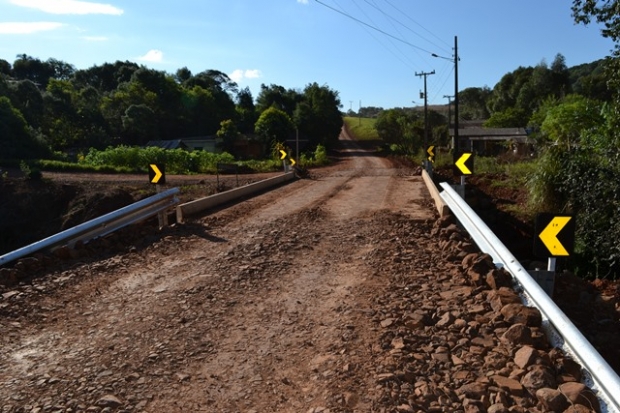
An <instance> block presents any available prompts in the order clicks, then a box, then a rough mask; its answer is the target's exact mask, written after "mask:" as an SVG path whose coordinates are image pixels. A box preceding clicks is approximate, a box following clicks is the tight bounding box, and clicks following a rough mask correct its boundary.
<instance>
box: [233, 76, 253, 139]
mask: <svg viewBox="0 0 620 413" xmlns="http://www.w3.org/2000/svg"><path fill="white" fill-rule="evenodd" d="M235 110H236V112H237V117H236V119H237V125H238V129H239V131H240V132H241V133H252V132H254V124H255V123H256V120H257V119H258V115H257V114H256V106H254V99H253V98H252V92H251V91H250V88H248V87H245V88H244V89H241V90H240V91H239V93H238V94H237V105H236V106H235Z"/></svg>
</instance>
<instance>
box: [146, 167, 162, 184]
mask: <svg viewBox="0 0 620 413" xmlns="http://www.w3.org/2000/svg"><path fill="white" fill-rule="evenodd" d="M149 181H150V182H151V183H152V184H162V185H163V184H165V183H166V173H165V168H164V165H157V164H154V163H152V164H149Z"/></svg>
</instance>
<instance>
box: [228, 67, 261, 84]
mask: <svg viewBox="0 0 620 413" xmlns="http://www.w3.org/2000/svg"><path fill="white" fill-rule="evenodd" d="M262 75H263V74H262V73H261V71H260V70H258V69H246V70H243V69H236V70H234V71H233V72H232V73H231V74H229V75H228V77H229V78H230V79H231V80H232V81H233V82H236V83H239V82H240V81H242V80H243V79H258V78H259V77H261V76H262Z"/></svg>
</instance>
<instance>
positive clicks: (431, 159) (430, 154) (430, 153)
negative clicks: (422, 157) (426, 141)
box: [426, 145, 435, 163]
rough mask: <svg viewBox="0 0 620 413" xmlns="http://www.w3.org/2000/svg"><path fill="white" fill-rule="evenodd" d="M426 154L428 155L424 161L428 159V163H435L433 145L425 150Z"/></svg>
mask: <svg viewBox="0 0 620 413" xmlns="http://www.w3.org/2000/svg"><path fill="white" fill-rule="evenodd" d="M426 153H427V154H428V157H427V158H426V159H428V160H429V162H432V163H435V145H430V146H429V147H428V148H426Z"/></svg>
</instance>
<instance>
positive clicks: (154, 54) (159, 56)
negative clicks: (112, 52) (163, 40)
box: [136, 49, 164, 63]
mask: <svg viewBox="0 0 620 413" xmlns="http://www.w3.org/2000/svg"><path fill="white" fill-rule="evenodd" d="M136 59H137V60H140V61H142V62H150V63H161V62H163V61H164V53H163V52H162V51H161V50H156V49H152V50H149V51H148V52H146V54H145V55H144V56H140V57H136Z"/></svg>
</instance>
